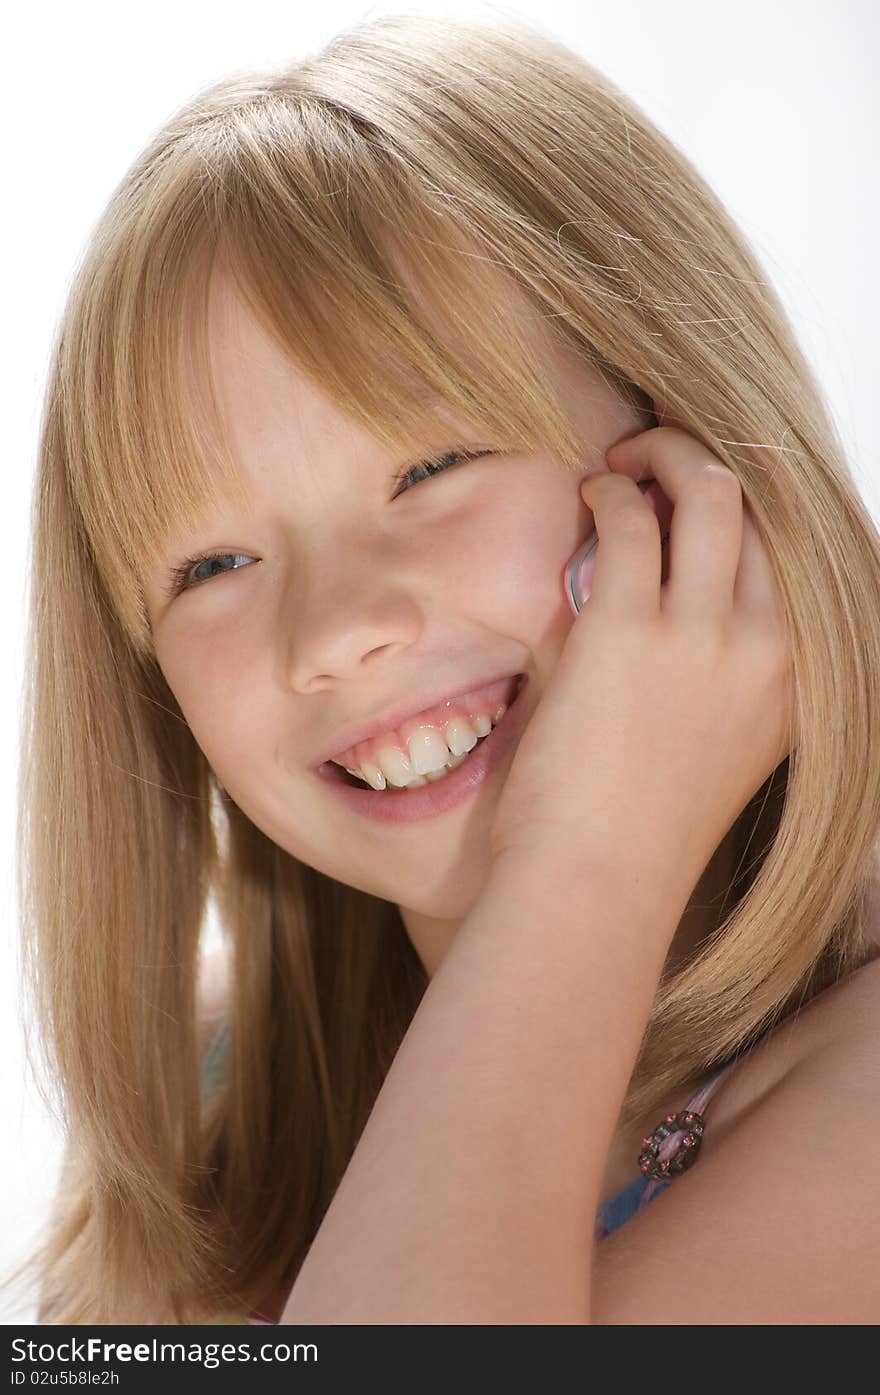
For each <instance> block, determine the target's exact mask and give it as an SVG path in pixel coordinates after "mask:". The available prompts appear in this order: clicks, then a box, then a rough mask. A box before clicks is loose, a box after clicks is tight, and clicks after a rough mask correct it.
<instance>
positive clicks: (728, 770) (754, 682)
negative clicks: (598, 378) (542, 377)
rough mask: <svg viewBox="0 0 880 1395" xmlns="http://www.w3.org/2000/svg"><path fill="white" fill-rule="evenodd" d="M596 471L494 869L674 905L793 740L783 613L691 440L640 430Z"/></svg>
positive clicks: (711, 462) (504, 812) (745, 518)
mask: <svg viewBox="0 0 880 1395" xmlns="http://www.w3.org/2000/svg"><path fill="white" fill-rule="evenodd" d="M606 460H607V463H608V466H609V471H608V472H602V473H599V474H593V475H590V476H589V477H588V478H586V479H585V480H584V481H583V482H582V485H581V493H582V497H583V498H584V500H585V502H586V503H587V505H588V507H589V508H590V509H591V510H592V512H593V515H594V518H595V526H596V530H597V533H598V535H599V546H598V549H597V551H596V555H595V566H594V570H593V575H592V581H591V590H590V594H589V598H588V599H587V600H586V602H585V604H584V606H583V609H582V610H581V612H580V614H579V615H578V616H577V618H576V619H575V621H574V624H573V625H572V628H571V631H570V633H569V635H568V638H567V640H566V644H565V647H564V649H563V651H562V654H561V656H560V659H559V663H558V665H557V667H556V669H555V671H554V673H553V676H552V678H551V680H550V682H549V683H548V684H547V687H546V689H545V691H544V693H543V694H542V696H541V699H540V701H539V703H538V705H537V707H536V709H535V711H534V713H533V715H532V717H531V719H530V721H529V725H528V727H527V728H526V730H525V733H524V734H523V737H522V739H521V741H520V744H519V747H518V749H517V752H516V755H515V757H514V760H513V763H512V765H511V769H510V773H509V775H508V778H507V781H506V783H505V786H504V789H503V791H502V794H501V797H500V800H499V804H498V808H497V811H496V816H495V819H494V820H493V825H492V832H491V846H492V853H493V860H494V862H498V861H500V860H501V859H507V858H508V857H513V858H514V859H517V860H519V859H525V860H526V861H527V862H530V863H532V864H534V863H535V862H536V861H538V862H539V861H540V859H541V857H542V854H543V853H544V852H545V851H546V853H547V855H548V865H552V866H553V867H554V868H559V866H560V865H563V866H570V867H572V868H579V867H580V866H584V867H585V868H589V869H590V870H591V871H594V870H596V869H597V868H598V869H607V870H616V871H618V872H620V873H621V875H622V876H624V877H625V878H626V877H628V878H630V879H632V878H633V877H637V878H638V879H639V881H640V882H644V883H645V884H646V885H648V886H654V885H655V880H653V879H656V878H661V879H662V880H663V882H665V883H667V884H668V882H669V878H670V876H671V877H672V878H673V881H674V883H675V885H676V887H677V888H678V889H679V890H680V891H682V893H683V894H685V895H686V896H689V895H690V893H691V891H692V890H693V888H694V886H695V885H696V883H697V881H698V880H699V878H700V876H701V875H702V872H703V871H704V869H705V867H706V865H707V863H708V862H709V860H710V858H711V856H712V854H713V853H714V851H715V849H716V848H717V847H718V844H719V843H720V842H721V840H722V838H723V837H724V835H725V834H726V833H727V832H728V830H729V829H730V827H731V825H732V824H733V822H734V821H735V819H736V818H737V816H738V814H739V813H740V812H741V811H742V809H743V808H744V807H745V805H746V804H747V802H748V801H749V799H750V798H751V797H752V796H753V795H754V794H755V793H756V791H757V790H758V789H760V787H761V785H762V784H763V783H764V781H765V780H767V779H768V777H769V776H770V775H771V774H772V772H773V771H774V770H775V768H776V767H777V765H779V764H780V762H781V761H782V760H784V759H785V757H786V756H787V755H788V754H789V752H790V751H791V749H792V747H793V745H794V744H796V742H795V741H794V740H793V732H794V729H795V718H794V683H793V671H792V664H791V655H790V648H789V639H788V634H787V630H786V626H785V623H784V616H783V608H782V602H781V597H780V595H779V592H778V589H777V586H776V582H775V578H774V576H773V573H772V570H771V567H770V564H769V561H768V559H767V556H766V553H765V550H764V546H763V544H762V542H761V540H760V538H759V536H758V533H757V531H756V528H755V525H754V523H753V521H752V518H751V515H750V512H749V509H748V505H747V504H744V502H743V498H742V489H741V486H740V484H739V481H738V480H737V478H736V476H735V475H734V474H733V473H732V472H731V471H730V470H728V469H727V467H726V466H725V465H723V464H722V462H721V461H720V460H718V458H717V457H716V456H714V455H713V454H712V453H711V452H710V451H708V450H707V449H706V448H705V447H704V446H703V445H702V444H700V442H699V441H697V440H696V439H695V438H694V437H693V436H691V435H690V434H689V433H688V432H686V431H684V430H683V429H680V428H678V427H669V426H661V427H654V428H652V429H651V430H648V431H643V432H641V433H639V435H637V436H633V437H630V438H629V439H627V440H624V441H619V442H618V443H617V444H616V445H615V446H612V447H611V449H610V450H609V451H608V452H607V453H606ZM652 477H653V478H654V479H656V480H657V481H658V482H659V485H660V488H661V489H662V491H663V494H665V495H666V496H667V501H671V503H672V507H673V512H672V522H671V528H670V537H669V545H668V554H667V550H666V549H661V533H660V525H659V523H658V520H657V516H656V514H655V513H654V511H653V509H652V507H651V504H650V503H649V502H648V501H647V500H646V499H645V498H643V496H642V494H641V492H640V490H639V489H638V487H637V485H636V480H644V479H649V478H652ZM664 554H666V555H668V558H669V575H668V579H667V580H666V581H665V582H662V584H661V581H662V558H663V556H664ZM569 853H570V856H567V854H569ZM560 854H562V863H561V864H560ZM551 858H552V860H551ZM679 879H683V881H680V880H679ZM685 883H686V887H685V885H684V884H685Z"/></svg>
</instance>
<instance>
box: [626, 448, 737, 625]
mask: <svg viewBox="0 0 880 1395" xmlns="http://www.w3.org/2000/svg"><path fill="white" fill-rule="evenodd" d="M605 459H606V461H607V463H608V466H609V469H610V470H611V471H612V473H623V474H626V475H628V476H629V477H630V478H631V479H633V480H642V479H648V478H653V479H656V480H657V481H658V483H659V485H660V487H661V489H662V490H663V493H664V494H665V495H666V496H667V498H668V499H669V500H670V501H671V503H672V506H673V509H672V519H671V522H670V527H669V579H668V581H667V584H666V585H665V586H664V588H663V595H662V608H663V610H664V611H668V612H669V613H671V614H676V615H679V616H681V617H683V618H691V619H701V620H712V619H715V620H720V619H721V618H722V617H723V616H725V615H727V614H729V612H730V611H731V609H732V607H733V603H734V585H735V582H736V574H737V567H738V566H739V559H740V549H741V545H742V513H743V510H742V487H741V485H740V483H739V480H738V479H737V477H736V475H734V473H733V471H732V470H728V468H727V467H726V466H725V465H724V464H723V462H722V461H720V460H719V459H718V457H717V456H716V455H714V454H713V453H712V452H711V451H710V450H708V449H707V447H706V446H704V445H703V444H702V443H701V442H700V441H698V440H697V439H696V437H694V436H691V435H690V434H689V433H688V432H686V431H681V430H679V429H678V428H677V427H671V426H657V427H653V428H651V429H650V430H648V431H642V432H640V433H639V434H638V435H637V436H630V437H628V438H627V439H626V440H623V441H618V442H617V444H616V445H614V446H612V447H611V448H610V450H608V451H606V452H605Z"/></svg>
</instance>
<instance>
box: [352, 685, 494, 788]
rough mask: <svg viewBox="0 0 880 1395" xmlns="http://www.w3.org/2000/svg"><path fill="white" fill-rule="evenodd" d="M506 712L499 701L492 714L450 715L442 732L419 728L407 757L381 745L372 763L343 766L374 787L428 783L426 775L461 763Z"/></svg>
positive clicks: (410, 739) (391, 747)
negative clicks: (357, 766) (473, 715)
mask: <svg viewBox="0 0 880 1395" xmlns="http://www.w3.org/2000/svg"><path fill="white" fill-rule="evenodd" d="M506 711H507V704H506V703H502V704H501V706H500V707H499V708H498V709H497V711H496V712H495V713H494V715H493V716H491V717H490V716H489V715H488V714H482V713H481V714H480V715H479V716H477V717H472V718H471V719H470V720H468V718H467V717H459V716H456V717H452V718H451V719H450V721H448V722H447V723H446V726H445V727H444V728H443V732H442V734H441V733H440V732H439V731H437V729H436V728H435V727H422V728H421V729H420V730H419V731H417V732H416V733H415V734H414V735H413V736H411V737H410V738H409V740H408V741H407V749H408V752H409V755H408V756H406V755H404V753H403V751H399V750H398V749H397V748H396V747H395V746H380V747H379V749H378V751H377V752H376V762H375V763H373V762H371V761H364V762H362V764H361V766H360V768H352V767H351V766H348V765H347V766H346V767H345V769H346V770H347V771H348V773H349V775H354V776H356V777H357V778H358V779H361V780H365V781H366V782H367V784H368V785H371V786H372V788H373V789H374V790H384V789H385V787H386V785H392V786H394V787H395V788H396V789H403V788H406V787H408V786H410V785H424V784H427V783H428V781H427V780H426V779H425V778H424V777H425V776H428V777H431V776H433V777H434V778H435V779H436V778H438V776H439V772H441V771H443V772H444V773H445V772H446V770H447V769H449V770H455V768H456V767H457V766H459V765H461V763H462V761H463V760H464V759H465V757H466V756H467V754H468V752H469V751H472V750H473V748H474V747H475V746H476V744H477V742H478V741H479V740H480V739H481V738H482V737H484V736H488V735H489V732H490V731H491V730H492V728H493V726H497V724H498V723H499V722H500V721H501V718H502V717H503V716H504V714H505V712H506Z"/></svg>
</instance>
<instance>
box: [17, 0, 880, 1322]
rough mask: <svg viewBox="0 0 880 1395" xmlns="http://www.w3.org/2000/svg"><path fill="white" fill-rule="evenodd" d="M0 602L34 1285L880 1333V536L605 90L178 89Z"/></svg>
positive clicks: (549, 55) (99, 295)
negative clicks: (38, 1103) (15, 727)
mask: <svg viewBox="0 0 880 1395" xmlns="http://www.w3.org/2000/svg"><path fill="white" fill-rule="evenodd" d="M649 481H654V482H655V483H654V484H653V486H652V488H651V489H650V490H646V488H645V487H646V485H647V484H648V482H649ZM594 530H595V531H596V533H597V534H598V539H599V546H598V549H595V550H594V551H593V553H592V557H591V559H590V560H589V561H587V562H586V563H582V560H581V559H580V557H579V553H580V552H581V549H582V546H583V544H585V543H586V542H587V541H588V539H590V538H591V536H592V534H593V532H594ZM569 563H571V565H570V566H569ZM32 595H33V613H32V631H31V642H32V656H31V669H30V675H31V689H30V700H29V709H28V728H27V731H28V744H27V750H26V760H25V765H24V770H23V775H24V778H23V783H22V801H23V802H22V854H23V865H22V902H23V907H24V911H25V915H26V928H27V939H26V948H27V950H28V954H29V964H30V969H31V982H32V988H33V993H34V996H35V1002H36V1006H37V1009H38V1011H39V1013H40V1021H41V1023H42V1028H43V1032H44V1035H45V1041H46V1044H47V1047H48V1049H49V1051H50V1059H51V1062H52V1067H53V1071H54V1075H55V1078H56V1080H57V1082H58V1087H59V1092H60V1096H61V1099H62V1101H63V1106H64V1111H65V1119H66V1125H67V1130H68V1137H69V1143H68V1151H67V1158H66V1162H65V1168H64V1175H63V1182H62V1187H61V1190H60V1192H59V1196H58V1200H57V1205H56V1207H55V1211H54V1215H53V1218H52V1224H51V1232H50V1234H49V1236H48V1238H47V1242H46V1245H45V1247H44V1249H43V1250H42V1251H41V1253H40V1254H39V1255H38V1256H37V1258H36V1260H35V1261H34V1266H33V1272H34V1274H35V1275H36V1279H37V1281H38V1284H39V1292H40V1299H39V1314H38V1318H39V1321H41V1322H46V1323H118V1322H137V1321H155V1322H185V1323H188V1322H199V1321H205V1320H211V1319H214V1320H218V1321H234V1320H239V1321H245V1320H248V1319H249V1320H251V1321H257V1322H260V1321H263V1322H266V1321H272V1322H274V1321H281V1322H284V1323H288V1322H290V1323H301V1322H317V1323H347V1322H357V1323H419V1322H427V1323H518V1324H519V1323H524V1324H530V1323H579V1324H590V1323H632V1324H643V1323H688V1324H690V1323H821V1324H825V1323H859V1322H874V1321H876V1320H877V1319H878V1318H880V1271H878V1267H877V1265H876V1262H875V1261H876V1255H877V1252H878V1246H880V1206H878V1203H877V1202H876V1201H875V1200H874V1198H875V1196H876V1187H875V1186H874V1180H873V1179H874V1164H875V1158H876V1156H877V1153H878V1149H880V1113H878V1110H877V1108H876V1084H877V1074H876V1060H877V1052H878V1048H880V977H878V974H880V969H878V965H877V962H876V959H877V954H878V944H880V929H878V925H880V907H878V905H877V903H876V900H875V899H874V884H873V877H874V874H875V860H874V854H875V850H876V847H877V837H878V824H880V746H878V743H877V741H876V739H874V738H875V736H876V731H877V726H878V720H880V543H878V536H877V532H876V529H875V528H874V526H873V524H872V521H871V518H870V516H869V514H868V513H867V511H866V508H865V506H864V504H863V502H862V500H861V499H860V497H859V495H858V492H857V489H856V487H855V485H854V482H853V479H852V477H851V475H850V473H849V470H848V467H847V464H846V462H845V460H844V459H843V454H842V450H841V447H840V444H839V442H838V441H837V439H836V437H835V435H834V432H833V430H832V428H831V426H830V424H829V421H828V417H827V414H826V411H825V409H824V406H823V404H822V401H821V397H820V393H819V391H818V389H817V387H816V385H815V383H814V382H813V381H812V379H811V376H810V373H809V370H808V368H807V366H806V364H805V362H804V359H803V357H802V355H801V353H800V352H799V349H798V347H797V345H796V343H795V341H794V339H793V336H792V333H791V330H790V328H789V326H788V324H787V322H786V320H785V317H784V314H783V312H782V310H781V308H780V305H779V302H778V300H777V298H776V296H775V295H774V293H773V291H772V289H771V287H770V286H769V285H768V283H767V281H766V279H765V278H764V277H763V275H762V274H761V271H760V269H759V267H758V265H757V263H756V261H755V259H754V257H753V256H752V255H751V253H750V251H749V250H748V248H747V247H746V246H745V244H744V242H743V239H742V237H741V236H740V234H739V233H738V231H737V230H736V228H735V227H734V226H733V225H732V223H731V221H730V219H729V218H728V216H727V215H726V213H725V212H724V210H723V208H722V207H721V206H720V204H719V202H718V200H717V199H716V198H715V197H714V195H713V194H712V192H711V191H710V189H708V188H707V186H706V185H705V183H704V182H703V181H702V180H701V179H700V178H699V176H698V175H697V174H696V173H695V171H694V169H693V168H692V167H691V166H690V165H689V163H688V162H687V161H686V160H685V159H684V158H683V157H682V156H681V155H680V154H679V153H678V152H677V151H676V150H675V149H674V148H673V147H672V146H671V145H670V143H669V142H668V141H667V140H666V139H665V138H664V137H663V136H662V135H661V134H659V133H658V132H657V131H656V130H655V129H654V127H653V126H652V125H651V124H650V122H649V121H648V120H647V119H646V118H645V117H644V116H643V115H642V113H641V112H640V111H639V110H638V109H637V108H636V107H635V106H634V105H633V104H632V103H631V102H630V101H628V100H627V99H626V98H625V97H624V96H622V95H621V93H620V92H618V91H617V90H616V89H615V88H614V87H613V86H612V85H611V84H610V83H609V82H608V81H607V80H606V79H605V78H604V77H603V76H602V75H601V74H599V73H598V72H596V71H595V70H594V69H592V68H591V67H589V66H588V65H587V64H586V63H585V62H583V61H582V60H581V59H580V58H579V57H576V56H575V55H573V54H572V53H570V52H568V51H567V50H566V49H564V48H563V47H561V46H560V45H558V44H556V43H555V42H553V41H551V40H550V39H548V38H546V37H545V36H543V35H541V34H539V33H537V32H535V31H533V30H531V29H529V28H526V27H525V26H523V25H517V24H514V23H512V22H510V21H504V22H496V23H494V24H491V25H484V24H481V23H475V22H455V23H453V22H451V21H450V20H448V19H445V18H444V19H442V20H435V19H430V18H413V17H403V16H399V17H390V18H382V19H380V20H378V21H373V22H371V23H368V24H365V25H363V26H361V27H359V28H357V29H355V30H352V31H350V32H348V33H345V34H343V35H341V36H339V37H338V38H337V39H335V40H334V41H333V42H332V43H330V45H329V46H328V47H327V48H326V49H325V50H324V51H322V52H321V53H319V54H317V55H316V56H314V57H311V58H309V59H307V60H305V61H302V62H298V63H296V64H294V65H292V66H290V67H287V68H285V69H284V70H283V71H280V72H277V73H270V74H265V75H264V74H257V75H245V76H238V77H236V78H233V79H230V80H228V81H224V82H221V83H218V84H217V85H216V86H214V87H212V88H211V89H210V90H208V91H204V92H201V93H200V94H199V95H198V96H197V97H196V98H195V99H194V100H193V101H192V102H191V103H190V104H189V105H187V106H186V107H185V108H183V109H182V110H181V111H179V112H177V113H176V114H175V115H174V116H173V118H172V119H171V120H170V121H169V122H168V123H167V125H166V126H165V127H164V129H163V130H162V131H160V132H159V134H158V135H157V136H156V137H155V138H154V139H153V140H152V142H151V143H150V145H149V147H148V148H147V149H146V150H145V151H144V153H143V154H142V155H141V156H140V158H139V159H138V160H137V161H136V162H135V164H134V165H133V167H132V168H131V170H130V171H129V172H128V174H127V175H126V177H125V178H124V179H123V181H122V183H121V184H120V186H119V188H118V189H117V190H116V192H115V194H114V196H113V198H112V199H111V201H110V204H109V206H108V208H107V210H106V212H105V213H104V215H103V217H102V218H101V220H100V222H99V224H98V226H97V228H96V230H95V233H94V236H93V239H92V241H91V245H90V246H89V248H88V251H87V254H86V256H85V258H84V260H83V263H82V265H81V267H80V268H79V271H78V274H77V277H76V280H75V284H74V286H73V289H72V291H71V294H70V299H69V303H68V305H67V307H66V311H65V314H64V317H63V321H62V324H61V327H60V333H59V336H58V341H57V345H56V348H55V353H54V360H53V368H52V373H51V378H50V384H49V390H48V395H47V401H46V406H45V418H44V424H43V431H42V439H41V453H40V464H39V475H38V480H37V488H36V494H35V517H34V562H33V578H32ZM212 896H213V897H214V898H216V905H217V909H218V913H219V920H220V924H221V926H222V929H223V932H224V944H225V947H226V953H225V954H224V955H223V956H222V957H221V958H219V959H217V958H215V959H213V960H209V961H207V964H206V962H205V960H204V958H203V957H202V956H201V955H200V947H201V943H202V938H201V937H202V927H203V922H204V919H205V912H206V906H207V904H208V901H209V898H210V897H212Z"/></svg>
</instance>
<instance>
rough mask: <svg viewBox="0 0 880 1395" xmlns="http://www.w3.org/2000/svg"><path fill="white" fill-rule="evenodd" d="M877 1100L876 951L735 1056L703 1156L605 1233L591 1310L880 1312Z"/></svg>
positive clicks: (787, 1315) (842, 1318)
mask: <svg viewBox="0 0 880 1395" xmlns="http://www.w3.org/2000/svg"><path fill="white" fill-rule="evenodd" d="M771 1043H772V1044H771ZM725 1096H726V1098H725ZM878 1101H880V959H875V960H874V961H872V962H871V963H868V964H866V965H864V966H863V967H862V968H861V969H859V970H857V971H856V972H855V973H853V974H851V975H849V976H848V977H847V978H846V979H844V980H842V981H841V982H840V983H838V984H835V985H834V987H833V988H830V989H828V990H827V991H826V992H825V993H824V994H822V995H821V996H820V998H819V999H817V1000H815V1001H814V1002H813V1003H811V1004H810V1005H809V1006H808V1007H807V1008H805V1009H803V1010H802V1012H800V1013H799V1014H797V1015H796V1017H794V1018H793V1019H792V1020H790V1021H787V1022H786V1023H784V1024H783V1025H782V1026H781V1027H780V1028H778V1029H777V1032H776V1033H774V1035H773V1038H772V1039H771V1041H768V1043H767V1046H766V1048H765V1047H762V1048H760V1049H756V1050H755V1052H754V1053H753V1054H752V1057H751V1058H748V1059H747V1060H745V1061H744V1062H743V1063H742V1064H741V1065H737V1067H735V1068H734V1070H733V1071H732V1072H731V1076H730V1088H729V1090H727V1089H724V1088H723V1089H721V1090H720V1091H719V1097H718V1106H719V1107H718V1110H717V1113H716V1112H715V1108H714V1101H713V1105H712V1107H711V1110H707V1128H706V1135H705V1141H704V1143H703V1147H702V1150H701V1154H700V1158H699V1161H698V1162H697V1164H696V1166H695V1167H693V1168H692V1169H691V1170H690V1171H688V1172H686V1173H684V1174H682V1175H681V1176H680V1177H678V1178H677V1179H675V1181H673V1182H672V1184H671V1185H670V1186H669V1188H668V1189H667V1190H666V1191H664V1192H662V1193H661V1195H659V1196H658V1197H657V1198H656V1199H655V1200H654V1201H653V1202H651V1204H650V1205H648V1206H646V1207H645V1208H644V1210H642V1211H639V1212H637V1214H636V1215H635V1216H634V1217H633V1218H632V1220H630V1221H628V1222H627V1223H626V1224H625V1225H623V1226H621V1227H620V1229H619V1230H616V1231H614V1232H612V1234H611V1235H609V1236H608V1238H607V1239H606V1240H604V1241H602V1243H601V1244H600V1245H598V1246H597V1247H596V1251H595V1257H594V1264H593V1316H592V1321H593V1322H594V1323H596V1324H615V1323H624V1324H649V1323H666V1324H682V1325H684V1324H687V1325H694V1324H751V1325H755V1324H786V1325H790V1324H794V1325H797V1324H816V1325H821V1324H849V1325H851V1324H863V1323H864V1324H874V1323H876V1322H878V1321H880V1266H878V1265H877V1255H878V1254H880V1192H878V1189H877V1185H876V1159H877V1157H878V1155H880V1103H878Z"/></svg>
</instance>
